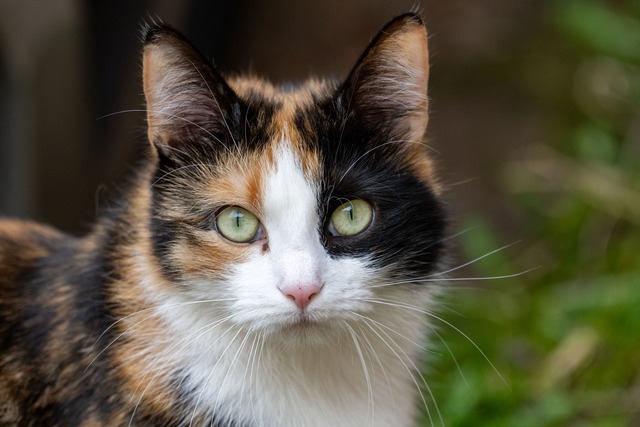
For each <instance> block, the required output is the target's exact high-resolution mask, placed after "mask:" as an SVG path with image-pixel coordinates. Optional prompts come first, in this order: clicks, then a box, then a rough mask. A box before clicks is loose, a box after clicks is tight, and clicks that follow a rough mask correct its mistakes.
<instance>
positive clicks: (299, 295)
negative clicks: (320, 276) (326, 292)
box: [280, 284, 322, 310]
mask: <svg viewBox="0 0 640 427" xmlns="http://www.w3.org/2000/svg"><path fill="white" fill-rule="evenodd" d="M321 289H322V285H321V284H304V285H286V286H283V287H281V288H280V292H282V293H283V294H284V296H286V297H287V298H289V299H290V300H291V301H293V302H294V303H295V304H296V305H297V306H298V307H299V308H300V309H301V310H303V309H305V308H306V307H307V306H308V305H309V303H310V302H311V299H312V298H314V297H315V296H317V295H318V294H319V293H320V290H321Z"/></svg>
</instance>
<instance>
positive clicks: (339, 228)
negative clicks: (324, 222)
mask: <svg viewBox="0 0 640 427" xmlns="http://www.w3.org/2000/svg"><path fill="white" fill-rule="evenodd" d="M372 220H373V208H372V207H371V205H370V204H369V203H367V202H365V201H364V200H362V199H355V200H350V201H348V202H346V203H343V204H341V205H340V206H338V208H337V209H336V210H335V211H333V214H331V222H330V223H329V231H330V232H331V234H333V235H334V236H355V235H356V234H360V233H362V232H363V231H365V230H366V229H367V228H368V227H369V225H370V224H371V221H372Z"/></svg>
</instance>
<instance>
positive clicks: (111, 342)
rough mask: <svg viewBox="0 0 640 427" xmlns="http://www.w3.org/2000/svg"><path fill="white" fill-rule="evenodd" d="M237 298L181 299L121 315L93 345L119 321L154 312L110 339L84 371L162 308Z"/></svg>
mask: <svg viewBox="0 0 640 427" xmlns="http://www.w3.org/2000/svg"><path fill="white" fill-rule="evenodd" d="M236 300H237V298H215V299H207V300H196V301H183V302H179V303H175V304H168V305H167V304H162V305H157V306H152V307H147V308H144V309H142V310H138V311H136V312H133V313H131V314H128V315H126V316H123V317H121V318H120V319H118V320H116V321H115V322H113V323H112V324H111V325H109V327H107V328H106V329H105V330H104V331H102V333H101V334H100V335H99V336H98V338H97V339H96V340H95V342H94V344H93V345H94V346H95V345H96V344H98V342H99V341H100V340H101V339H102V337H103V336H104V335H105V334H106V333H108V332H109V331H110V330H111V329H113V328H114V327H115V326H117V325H118V324H120V323H121V322H124V321H126V320H128V319H130V318H132V317H134V316H139V315H140V314H142V313H146V312H148V311H154V314H152V315H149V316H147V317H145V318H143V319H142V320H140V321H138V322H137V323H135V324H134V325H133V326H131V327H129V328H127V329H126V330H125V331H123V332H122V333H120V334H119V335H117V336H116V338H114V339H113V340H112V341H110V342H109V343H108V344H107V346H106V347H105V348H103V349H102V350H101V351H100V352H99V353H98V354H97V355H96V356H95V357H94V358H93V360H91V362H90V363H89V364H88V365H87V366H86V367H85V372H86V371H87V369H89V367H90V366H91V365H92V364H93V362H95V361H96V359H98V358H99V357H100V356H101V355H102V353H104V352H105V351H106V350H107V349H108V348H109V347H110V346H111V345H113V344H114V343H115V342H116V341H117V340H118V339H119V338H120V337H122V336H123V335H125V334H126V333H127V332H128V331H129V330H130V329H132V328H134V327H136V326H137V325H138V324H140V323H142V322H144V321H146V320H148V319H150V318H152V317H154V315H155V314H157V311H164V310H169V309H173V308H179V307H184V306H187V305H194V304H204V303H214V302H229V301H236Z"/></svg>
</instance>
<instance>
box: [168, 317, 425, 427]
mask: <svg viewBox="0 0 640 427" xmlns="http://www.w3.org/2000/svg"><path fill="white" fill-rule="evenodd" d="M373 331H375V332H373ZM334 332H335V331H334ZM422 332H423V328H422V327H421V325H419V324H416V325H415V326H414V327H412V328H411V329H410V330H404V331H403V335H404V336H405V337H406V338H407V339H404V340H403V339H398V336H396V337H391V336H390V335H389V332H388V331H387V332H383V330H377V331H376V330H369V331H365V330H364V328H362V327H347V328H345V330H344V331H340V333H335V334H334V335H333V336H334V338H333V339H334V341H333V342H332V343H327V342H324V343H318V342H314V341H313V338H312V337H309V341H308V342H307V343H306V345H301V342H302V341H304V338H302V337H301V336H300V335H298V336H297V337H295V338H292V340H293V339H295V340H297V342H296V343H293V342H291V343H289V344H287V342H286V340H283V339H282V338H281V337H280V338H278V339H274V337H267V336H266V335H264V334H260V333H256V334H252V333H246V332H244V331H242V330H240V329H235V328H232V327H229V326H228V325H226V326H222V325H219V326H218V327H216V328H215V331H209V333H211V335H210V336H208V337H207V334H205V333H202V334H201V335H200V336H199V337H193V338H192V339H190V341H189V342H188V343H185V344H184V345H182V346H181V347H180V348H179V349H176V350H175V351H173V352H172V354H171V356H170V357H168V358H167V361H166V362H165V363H170V364H171V365H173V366H174V367H177V368H178V371H180V372H181V373H182V374H183V376H182V377H181V379H180V381H179V384H180V387H181V389H182V391H183V393H184V394H183V395H187V396H189V397H188V399H189V401H190V403H189V405H188V408H189V409H188V412H189V413H187V414H186V417H187V418H188V417H193V418H194V419H204V420H208V419H216V420H233V421H234V422H240V423H241V425H251V426H281V427H287V426H291V427H293V426H296V427H305V426H308V427H314V426H319V427H320V426H327V425H332V426H345V427H346V426H350V427H353V426H389V425H397V426H408V425H411V422H412V417H413V414H414V411H413V408H414V407H415V405H416V403H417V402H416V396H415V395H416V393H415V391H416V387H417V386H418V385H419V384H420V381H421V380H420V379H417V378H419V377H417V376H415V375H416V374H415V371H416V370H417V366H416V365H415V362H414V361H413V357H414V354H413V351H414V350H413V348H412V347H413V345H411V343H410V342H409V341H408V339H411V340H412V341H413V340H415V341H418V340H420V336H421V335H422ZM310 333H311V334H312V333H313V331H310ZM223 425H224V424H223Z"/></svg>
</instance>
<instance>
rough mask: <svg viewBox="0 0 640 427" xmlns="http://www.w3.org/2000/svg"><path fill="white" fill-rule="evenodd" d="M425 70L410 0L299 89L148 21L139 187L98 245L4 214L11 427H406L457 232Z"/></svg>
mask: <svg viewBox="0 0 640 427" xmlns="http://www.w3.org/2000/svg"><path fill="white" fill-rule="evenodd" d="M428 74H429V65H428V52H427V33H426V29H425V26H424V24H423V22H422V20H421V19H420V17H419V16H417V15H416V14H413V13H409V14H405V15H402V16H400V17H398V18H396V19H394V20H393V21H391V22H390V23H389V24H387V25H386V26H385V27H384V28H383V29H382V30H381V31H380V33H379V34H378V35H377V36H376V37H375V38H374V39H373V41H372V42H371V44H370V45H369V47H368V48H367V49H366V51H365V52H364V53H363V55H362V56H361V57H360V59H359V60H358V61H357V63H356V65H355V67H354V68H353V69H352V71H351V72H350V74H349V75H348V77H347V78H346V79H345V80H344V81H343V82H334V81H328V80H310V81H307V82H305V83H303V84H301V85H300V86H298V87H297V88H295V89H291V88H289V87H287V88H279V87H275V86H272V85H271V84H269V83H267V82H265V81H262V80H258V79H255V78H230V79H225V78H223V77H222V76H221V75H220V74H219V73H218V71H217V70H216V69H215V68H214V67H213V66H212V65H211V63H210V62H209V61H207V60H206V59H205V57H204V56H203V55H202V54H200V53H199V52H198V51H197V50H196V49H195V48H194V47H193V46H192V45H191V44H190V43H189V42H188V41H187V40H186V39H185V38H183V36H181V35H180V34H179V33H178V32H176V31H174V30H172V29H171V28H169V27H167V26H165V25H162V24H161V25H153V26H148V27H147V28H146V29H145V30H144V55H143V86H144V93H145V98H146V105H147V118H148V139H149V141H150V150H149V156H148V159H146V160H145V162H144V163H143V166H142V167H141V168H140V169H139V171H138V173H137V174H136V177H135V179H134V180H133V182H132V185H131V186H130V188H129V190H128V192H127V193H126V194H125V195H124V197H122V198H121V199H120V201H119V202H118V203H117V204H115V205H113V206H111V207H110V208H108V209H107V210H106V211H105V212H103V213H102V214H101V216H100V218H99V220H98V221H97V224H96V225H95V227H94V228H93V230H92V232H91V233H90V234H88V235H87V236H86V237H84V238H74V237H71V236H68V235H65V234H63V233H61V232H58V231H56V230H53V229H51V228H48V227H46V226H43V225H37V224H34V223H30V222H23V221H19V220H2V221H0V340H1V341H0V347H1V354H0V402H1V404H2V408H0V409H1V410H0V417H2V419H0V425H20V426H127V425H135V426H187V425H194V426H195V425H197V426H219V427H223V426H272V427H286V426H291V427H294V426H295V427H305V426H409V425H412V423H414V422H415V420H416V414H417V409H416V408H419V407H420V406H424V405H425V404H427V403H428V402H427V400H428V392H427V391H424V390H426V389H425V387H426V385H425V384H424V383H423V380H422V378H421V376H420V374H419V368H420V363H419V355H420V354H421V353H423V350H422V346H423V344H422V342H423V341H424V336H425V334H426V333H427V332H428V329H429V328H430V324H431V322H430V319H429V317H427V316H425V314H424V313H428V312H429V311H428V310H430V309H431V308H432V307H433V304H434V296H435V294H436V293H437V286H436V285H435V284H434V283H433V282H434V280H435V279H437V277H438V274H439V272H440V271H442V268H441V264H442V257H443V252H444V243H443V241H444V233H445V231H444V228H445V214H444V210H443V206H442V201H441V197H440V194H441V188H440V186H439V184H438V181H437V180H436V178H435V176H434V166H433V165H432V161H431V158H430V156H429V152H428V149H427V147H426V145H425V144H424V142H423V137H424V134H425V131H426V128H427V121H428V99H427V96H426V93H427V80H428ZM421 389H424V390H421ZM425 396H427V397H425ZM427 406H429V405H427Z"/></svg>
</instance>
